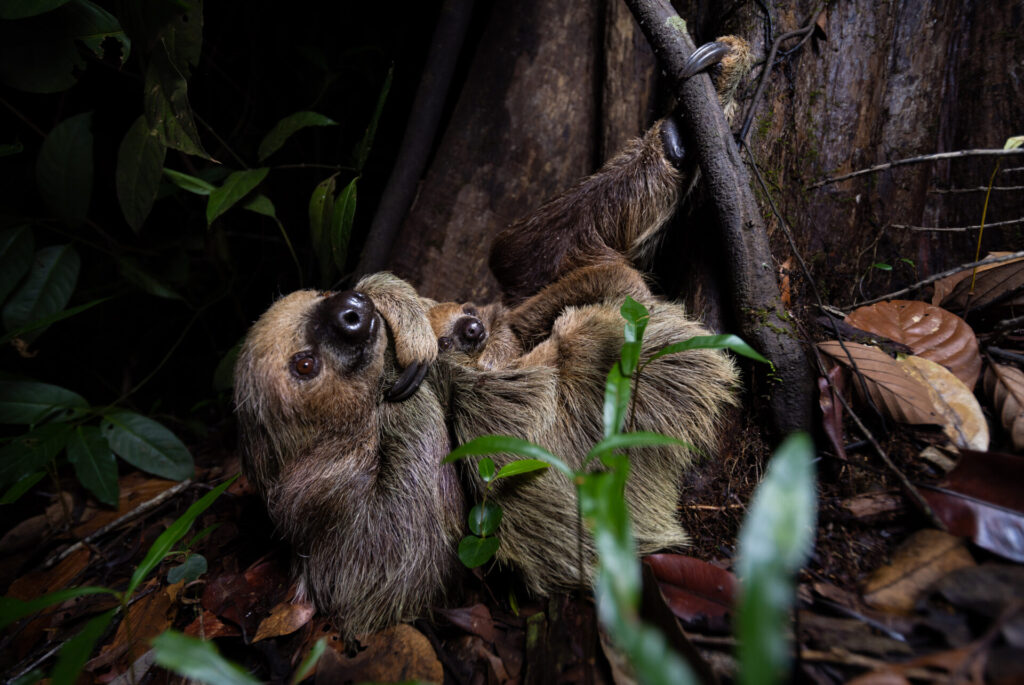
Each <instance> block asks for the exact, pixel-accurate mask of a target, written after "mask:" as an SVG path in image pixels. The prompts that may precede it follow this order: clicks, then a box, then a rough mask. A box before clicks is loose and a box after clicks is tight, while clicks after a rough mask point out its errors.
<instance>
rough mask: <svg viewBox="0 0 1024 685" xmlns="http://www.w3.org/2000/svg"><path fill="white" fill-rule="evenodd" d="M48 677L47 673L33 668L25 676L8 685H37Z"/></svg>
mask: <svg viewBox="0 0 1024 685" xmlns="http://www.w3.org/2000/svg"><path fill="white" fill-rule="evenodd" d="M45 677H46V672H45V671H44V670H43V669H41V668H33V669H32V670H31V671H29V672H28V673H26V674H25V675H22V676H18V677H17V678H15V679H14V680H12V681H11V682H10V683H8V685H35V684H36V683H38V682H39V681H40V680H42V679H43V678H45Z"/></svg>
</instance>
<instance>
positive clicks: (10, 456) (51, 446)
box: [0, 423, 71, 487]
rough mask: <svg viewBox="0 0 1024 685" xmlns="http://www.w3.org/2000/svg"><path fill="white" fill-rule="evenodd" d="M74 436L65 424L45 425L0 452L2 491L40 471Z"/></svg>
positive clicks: (13, 441)
mask: <svg viewBox="0 0 1024 685" xmlns="http://www.w3.org/2000/svg"><path fill="white" fill-rule="evenodd" d="M70 435H71V426H69V425H68V424H66V423H46V424H43V425H42V426H39V427H38V428H36V429H35V430H33V431H31V432H29V433H26V434H24V435H19V436H18V437H16V438H14V439H12V440H11V441H10V442H8V443H7V444H6V445H4V447H3V448H2V449H0V487H7V486H8V485H10V484H11V483H16V482H18V481H19V480H21V479H22V478H24V477H25V476H27V475H28V474H30V473H34V472H35V471H38V470H40V469H41V468H43V467H44V466H46V465H47V464H49V463H50V461H51V460H52V459H54V458H56V456H57V455H58V454H60V451H61V450H62V449H64V446H65V445H66V444H67V442H68V437H69V436H70Z"/></svg>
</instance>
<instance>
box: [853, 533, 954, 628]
mask: <svg viewBox="0 0 1024 685" xmlns="http://www.w3.org/2000/svg"><path fill="white" fill-rule="evenodd" d="M973 565H974V559H973V558H972V557H971V555H970V553H969V552H968V551H967V547H966V546H965V545H964V542H963V540H962V539H960V538H958V537H955V536H953V535H950V534H948V533H943V532H942V531H940V530H932V529H928V528H926V529H924V530H919V531H918V532H916V533H914V534H913V535H912V536H910V538H908V539H907V541H906V542H904V543H903V544H902V545H900V547H899V548H898V549H897V550H896V551H895V552H894V553H893V556H892V561H891V562H890V563H888V564H885V565H883V566H879V567H878V568H877V569H875V571H874V573H872V574H871V577H870V578H868V580H867V582H866V583H865V585H864V592H863V596H864V601H865V602H867V604H868V605H870V606H872V607H874V608H876V609H883V610H886V611H895V612H909V611H910V610H912V609H913V608H914V604H915V603H916V602H917V598H918V597H919V596H920V595H921V593H922V592H924V591H925V590H926V589H927V588H928V587H929V586H930V585H931V584H932V583H934V582H935V581H937V580H939V579H940V578H943V577H945V576H946V575H947V574H948V573H950V572H951V571H954V570H956V569H958V568H964V567H965V566H973Z"/></svg>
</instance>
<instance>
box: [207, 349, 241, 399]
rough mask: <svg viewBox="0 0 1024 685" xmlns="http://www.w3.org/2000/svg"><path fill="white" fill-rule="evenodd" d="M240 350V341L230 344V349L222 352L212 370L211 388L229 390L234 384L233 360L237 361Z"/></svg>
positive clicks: (220, 390)
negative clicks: (222, 354)
mask: <svg viewBox="0 0 1024 685" xmlns="http://www.w3.org/2000/svg"><path fill="white" fill-rule="evenodd" d="M241 350H242V341H241V340H239V341H238V342H237V343H235V344H234V345H232V347H231V349H230V350H228V351H227V352H225V353H224V356H223V357H221V360H220V361H219V362H218V363H217V368H216V369H215V370H214V372H213V389H214V390H216V391H218V392H222V391H224V390H230V389H231V388H233V387H234V386H235V362H236V361H238V353H239V352H240V351H241Z"/></svg>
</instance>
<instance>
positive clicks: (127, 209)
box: [114, 116, 167, 233]
mask: <svg viewBox="0 0 1024 685" xmlns="http://www.w3.org/2000/svg"><path fill="white" fill-rule="evenodd" d="M166 156H167V148H166V147H164V145H163V143H161V142H160V137H159V136H158V135H157V132H156V131H155V130H154V129H152V128H150V127H149V124H148V123H147V122H146V117H144V116H140V117H139V118H138V119H136V120H135V123H133V124H132V125H131V127H130V128H129V129H128V132H127V133H126V134H125V136H124V139H123V140H122V141H121V146H120V147H119V148H118V150H117V171H116V172H115V174H114V182H115V184H116V186H117V200H118V202H120V204H121V212H122V213H123V214H124V218H125V221H127V222H128V225H129V226H131V227H132V230H134V231H135V232H136V233H138V232H139V229H141V228H142V224H143V223H145V221H146V217H148V216H149V211H150V210H151V209H152V208H153V200H155V199H156V193H157V190H159V188H160V178H161V177H162V175H163V174H162V172H163V168H164V158H165V157H166Z"/></svg>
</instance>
